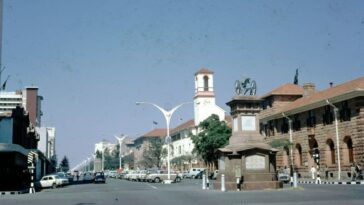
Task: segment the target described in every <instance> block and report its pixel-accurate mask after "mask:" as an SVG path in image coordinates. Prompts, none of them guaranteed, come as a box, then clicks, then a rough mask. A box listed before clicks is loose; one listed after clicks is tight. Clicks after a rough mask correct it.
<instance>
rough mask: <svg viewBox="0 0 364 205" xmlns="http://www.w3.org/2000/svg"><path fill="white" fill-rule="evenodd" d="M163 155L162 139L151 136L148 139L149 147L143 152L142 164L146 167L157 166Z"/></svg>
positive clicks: (159, 164)
mask: <svg viewBox="0 0 364 205" xmlns="http://www.w3.org/2000/svg"><path fill="white" fill-rule="evenodd" d="M164 155H165V151H164V149H163V140H162V139H161V138H152V139H150V140H149V147H148V148H147V149H145V150H144V152H143V164H144V166H145V167H148V168H152V167H158V168H159V167H160V166H161V159H162V158H163V157H164Z"/></svg>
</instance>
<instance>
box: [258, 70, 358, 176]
mask: <svg viewBox="0 0 364 205" xmlns="http://www.w3.org/2000/svg"><path fill="white" fill-rule="evenodd" d="M261 98H262V100H263V103H262V111H261V112H260V131H261V133H262V134H263V135H264V136H265V139H266V141H267V142H269V143H272V142H273V141H277V140H280V139H286V140H287V141H288V140H289V139H290V133H291V137H292V144H286V145H285V146H283V147H281V148H280V151H279V152H278V154H277V166H278V167H284V166H287V167H289V165H290V164H291V160H290V159H291V157H290V147H291V146H292V148H293V149H292V155H293V157H292V159H293V162H292V164H293V168H294V170H295V171H297V172H298V174H299V176H301V177H308V175H309V169H310V168H311V166H316V163H315V161H314V159H313V157H312V154H313V152H314V150H319V151H320V165H321V167H322V165H324V166H326V165H327V167H328V169H329V178H332V179H336V178H339V179H340V178H343V179H345V178H349V177H350V165H351V164H352V163H353V162H357V163H360V164H361V165H362V166H363V165H364V77H361V78H358V79H355V80H352V81H349V82H346V83H343V84H340V85H337V86H330V88H328V89H325V90H323V91H316V90H315V86H314V84H312V83H307V84H305V85H303V87H302V86H299V85H294V84H285V85H283V86H281V87H279V88H277V89H274V90H273V91H271V92H269V93H267V94H266V95H264V96H262V97H261ZM336 121H337V126H336V123H335V122H336ZM336 128H337V129H336ZM336 130H337V131H336ZM338 148H339V149H338ZM339 172H340V173H341V174H340V177H338V173H339Z"/></svg>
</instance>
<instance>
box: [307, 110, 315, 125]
mask: <svg viewBox="0 0 364 205" xmlns="http://www.w3.org/2000/svg"><path fill="white" fill-rule="evenodd" d="M306 124H307V127H315V126H316V116H315V112H314V111H313V110H310V111H308V117H307V120H306Z"/></svg>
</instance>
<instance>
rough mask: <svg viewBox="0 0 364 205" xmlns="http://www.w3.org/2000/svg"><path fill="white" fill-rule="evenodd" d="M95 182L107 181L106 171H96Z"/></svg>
mask: <svg viewBox="0 0 364 205" xmlns="http://www.w3.org/2000/svg"><path fill="white" fill-rule="evenodd" d="M94 182H95V183H99V182H100V183H105V182H106V178H105V175H104V172H96V173H95V178H94Z"/></svg>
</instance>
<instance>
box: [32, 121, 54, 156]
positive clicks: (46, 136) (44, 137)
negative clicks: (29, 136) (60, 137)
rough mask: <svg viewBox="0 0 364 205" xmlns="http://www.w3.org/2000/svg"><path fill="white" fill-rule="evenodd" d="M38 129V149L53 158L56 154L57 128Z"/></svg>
mask: <svg viewBox="0 0 364 205" xmlns="http://www.w3.org/2000/svg"><path fill="white" fill-rule="evenodd" d="M36 131H37V133H38V134H39V142H38V150H39V151H41V152H42V153H43V154H44V156H45V157H46V158H48V159H49V160H51V159H52V158H53V157H55V155H56V128H55V127H37V128H36Z"/></svg>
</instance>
